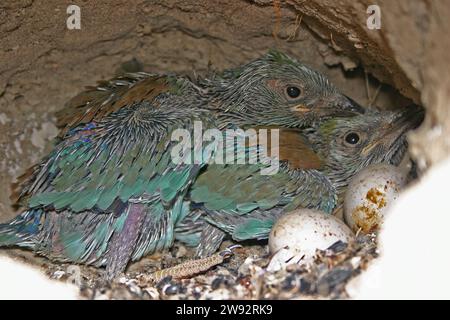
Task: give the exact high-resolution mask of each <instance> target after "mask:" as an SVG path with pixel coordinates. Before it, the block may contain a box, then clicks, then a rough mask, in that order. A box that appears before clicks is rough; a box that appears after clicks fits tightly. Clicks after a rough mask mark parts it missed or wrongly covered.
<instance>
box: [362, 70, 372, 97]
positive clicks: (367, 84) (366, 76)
mask: <svg viewBox="0 0 450 320" xmlns="http://www.w3.org/2000/svg"><path fill="white" fill-rule="evenodd" d="M364 77H365V80H366V95H367V104H370V101H371V100H372V99H371V97H370V88H369V76H368V74H367V71H366V69H364Z"/></svg>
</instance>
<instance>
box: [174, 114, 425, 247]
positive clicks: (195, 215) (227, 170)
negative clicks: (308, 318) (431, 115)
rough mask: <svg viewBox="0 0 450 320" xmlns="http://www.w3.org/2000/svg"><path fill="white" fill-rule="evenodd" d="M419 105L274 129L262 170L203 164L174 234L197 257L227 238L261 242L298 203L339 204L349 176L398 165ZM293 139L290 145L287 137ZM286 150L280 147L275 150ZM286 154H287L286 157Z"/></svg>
mask: <svg viewBox="0 0 450 320" xmlns="http://www.w3.org/2000/svg"><path fill="white" fill-rule="evenodd" d="M422 119H423V110H422V109H419V108H417V107H410V108H407V109H406V110H403V111H398V112H388V111H384V112H381V111H374V110H367V111H366V112H365V113H364V114H360V115H357V116H352V117H335V118H332V119H327V120H324V121H318V122H316V123H315V124H313V125H312V126H311V127H309V128H306V129H301V130H291V129H280V147H279V148H280V155H282V154H285V155H286V156H285V157H284V158H283V157H280V160H281V161H282V165H281V167H280V170H279V171H278V172H277V173H276V174H274V175H261V174H260V172H259V171H258V169H259V168H260V167H261V166H263V164H255V165H235V164H224V165H210V166H208V167H207V168H206V170H205V171H204V172H202V173H201V174H200V175H199V176H198V178H197V179H196V181H195V182H194V184H193V185H192V187H191V190H190V192H189V195H190V198H191V200H192V202H193V206H195V207H196V208H198V209H199V210H195V211H193V212H192V213H191V214H190V215H189V216H188V217H187V218H186V219H184V220H183V221H181V222H180V224H179V226H178V229H177V230H178V233H177V238H179V239H181V240H185V239H189V237H188V235H189V236H190V237H191V238H190V240H191V242H192V243H194V244H195V241H197V244H198V247H197V254H198V255H199V256H204V255H209V254H211V253H212V252H214V251H215V250H217V248H218V246H219V245H220V243H221V242H222V240H223V238H224V237H225V236H226V235H229V236H231V238H232V239H234V240H236V241H243V240H249V239H265V238H267V237H268V235H269V232H270V230H271V227H272V226H273V224H274V222H275V221H276V220H277V219H278V218H279V217H280V216H281V215H282V214H284V213H286V212H288V211H291V210H295V209H297V208H312V209H318V210H322V211H324V212H326V213H331V212H332V211H333V209H334V208H335V207H336V206H337V205H338V204H340V203H341V202H342V198H343V193H344V192H345V189H346V187H347V185H348V183H349V182H350V180H351V178H352V177H353V176H354V175H355V174H356V173H358V172H359V171H360V170H362V169H363V168H365V167H366V166H368V165H370V164H376V163H390V164H393V165H397V164H399V162H400V161H401V159H402V158H403V156H404V154H405V151H406V149H407V143H406V135H405V133H406V132H407V131H408V130H411V129H413V128H415V127H417V126H418V125H419V124H420V122H421V121H422ZM292 135H294V137H295V136H296V137H297V140H296V143H295V144H294V146H295V147H297V148H294V147H293V145H292V144H289V143H287V142H286V141H284V140H289V141H291V140H292V139H293V137H292ZM283 149H286V150H285V152H282V151H283ZM306 151H307V153H308V155H307V156H304V157H303V158H308V159H312V158H313V156H312V155H311V154H309V153H311V152H314V154H315V156H316V157H317V158H316V160H315V163H317V164H319V166H317V168H314V167H311V168H305V166H303V168H302V167H299V166H297V161H296V160H297V158H298V157H299V156H302V155H303V154H305V153H306ZM289 155H290V156H289Z"/></svg>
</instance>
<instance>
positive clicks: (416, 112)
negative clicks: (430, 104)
mask: <svg viewBox="0 0 450 320" xmlns="http://www.w3.org/2000/svg"><path fill="white" fill-rule="evenodd" d="M424 117H425V111H424V109H423V108H422V107H420V106H417V105H412V106H409V107H406V108H404V109H403V110H401V111H398V112H395V113H393V114H392V116H391V121H389V122H388V123H387V124H386V125H385V126H382V127H381V128H379V132H380V134H379V138H377V139H375V140H374V143H373V144H371V145H368V146H367V147H366V148H364V150H363V151H362V153H363V154H367V153H368V152H370V151H371V150H372V149H373V148H374V147H376V146H377V145H379V144H383V145H385V146H387V147H392V146H394V145H396V143H397V141H399V139H401V138H402V137H403V136H404V134H405V133H406V132H408V131H409V130H413V129H416V128H417V127H418V126H419V125H420V124H421V123H422V121H423V119H424Z"/></svg>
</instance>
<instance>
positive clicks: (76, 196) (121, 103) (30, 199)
mask: <svg viewBox="0 0 450 320" xmlns="http://www.w3.org/2000/svg"><path fill="white" fill-rule="evenodd" d="M359 112H362V108H361V107H360V106H359V105H358V104H356V103H355V102H354V101H352V100H351V99H349V98H347V97H346V96H344V95H343V94H342V93H340V92H339V90H338V89H336V87H335V86H334V85H333V84H332V83H331V82H330V81H329V80H328V79H327V78H326V77H325V76H323V75H322V74H320V73H318V72H316V71H314V70H312V69H310V68H308V67H307V66H305V65H303V64H302V63H300V62H299V61H297V60H295V59H293V58H291V57H288V56H286V55H284V54H282V53H279V52H276V51H272V52H269V53H268V54H266V55H264V56H263V57H261V58H259V59H256V60H254V61H251V62H249V63H247V64H245V65H243V66H241V67H238V68H235V69H232V70H228V71H226V72H224V73H223V74H222V75H218V76H214V77H209V78H206V79H201V80H200V81H197V82H193V81H191V80H190V79H188V78H186V77H183V76H178V75H171V74H167V75H157V74H149V73H143V72H139V73H129V74H126V75H123V76H119V77H116V78H114V79H112V80H109V81H102V82H100V83H99V84H98V86H96V87H90V88H87V90H86V91H84V92H82V93H81V94H79V95H78V96H76V97H75V98H73V99H72V100H71V101H69V103H68V104H67V106H66V108H64V109H63V110H62V111H61V112H60V113H59V121H58V125H59V126H60V127H61V128H62V132H61V135H60V136H59V137H58V139H57V140H56V141H55V147H54V149H53V151H51V152H50V154H48V155H47V156H46V157H45V158H44V159H43V160H42V161H41V162H40V163H39V164H37V165H36V166H34V167H33V168H31V169H30V170H29V172H28V173H27V174H26V175H25V176H24V177H22V179H21V183H20V187H19V190H18V192H19V203H20V204H21V206H22V208H23V212H22V213H21V214H20V215H18V216H17V217H16V218H15V219H13V220H12V221H11V222H9V223H6V224H3V225H0V245H1V246H19V247H24V248H29V249H31V250H33V251H35V252H37V253H39V254H42V255H44V256H47V257H48V258H50V259H52V260H55V261H69V262H73V263H83V264H90V265H94V266H97V267H100V266H105V267H106V277H107V279H113V278H114V277H115V276H117V275H118V274H119V273H121V272H123V271H124V270H125V268H126V266H127V264H128V263H129V262H130V261H134V260H138V259H140V258H141V257H142V256H144V255H147V254H150V253H153V252H155V251H160V250H164V249H167V248H170V247H171V246H172V244H173V241H174V239H175V233H174V229H175V228H176V226H177V225H178V224H179V223H180V222H181V221H183V219H184V218H185V217H186V216H187V215H188V213H189V212H190V207H189V203H188V202H187V201H186V200H185V197H186V194H187V191H188V190H189V188H190V186H191V185H192V183H193V182H194V181H195V179H196V177H197V176H198V174H199V172H200V170H202V169H203V168H204V167H206V166H207V161H206V160H208V159H204V160H205V161H202V162H199V163H193V162H189V161H181V162H178V163H174V162H173V161H171V149H172V148H173V146H174V144H175V142H174V141H172V139H171V134H172V133H173V132H174V130H177V129H185V130H187V131H188V132H192V131H193V127H194V123H195V121H201V123H202V125H203V127H204V128H205V129H206V128H218V129H220V130H223V129H225V128H229V127H253V126H258V125H270V126H276V127H280V128H305V127H308V126H309V125H311V124H313V123H314V122H316V121H319V120H322V119H327V118H330V117H334V116H345V115H346V116H350V115H354V114H358V113H359ZM205 147H207V146H205ZM197 152H199V153H201V154H203V149H202V147H198V146H195V148H194V150H193V153H194V154H195V153H197Z"/></svg>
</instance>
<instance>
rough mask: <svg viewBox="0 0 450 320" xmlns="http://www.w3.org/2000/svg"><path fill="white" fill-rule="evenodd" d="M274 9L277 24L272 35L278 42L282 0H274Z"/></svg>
mask: <svg viewBox="0 0 450 320" xmlns="http://www.w3.org/2000/svg"><path fill="white" fill-rule="evenodd" d="M273 10H274V11H275V19H276V20H275V26H274V28H273V31H272V35H273V37H274V38H275V41H276V43H277V44H278V32H279V31H280V21H281V5H280V0H273Z"/></svg>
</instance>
